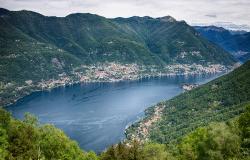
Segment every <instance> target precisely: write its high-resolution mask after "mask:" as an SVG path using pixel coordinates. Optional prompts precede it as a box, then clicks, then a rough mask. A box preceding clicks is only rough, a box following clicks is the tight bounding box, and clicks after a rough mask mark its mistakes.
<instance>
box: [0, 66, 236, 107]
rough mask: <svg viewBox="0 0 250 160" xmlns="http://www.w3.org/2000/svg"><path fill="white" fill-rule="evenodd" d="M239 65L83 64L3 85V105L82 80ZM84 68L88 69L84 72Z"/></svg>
mask: <svg viewBox="0 0 250 160" xmlns="http://www.w3.org/2000/svg"><path fill="white" fill-rule="evenodd" d="M236 67H237V63H236V64H235V65H234V66H224V65H220V64H209V65H205V66H202V65H199V64H190V65H189V64H175V65H167V66H165V67H164V68H155V66H151V67H149V66H147V67H146V68H145V66H139V65H137V64H125V65H123V64H119V63H118V64H117V63H106V64H103V65H98V66H80V68H77V69H75V70H74V71H72V73H70V74H66V73H62V74H59V75H58V78H57V79H48V80H46V81H44V80H41V81H38V82H33V81H32V80H26V81H25V83H23V84H15V83H14V84H12V83H7V84H6V85H5V86H4V87H5V88H4V87H3V89H2V93H1V94H2V95H5V94H7V93H8V94H9V95H8V94H7V95H8V96H6V97H4V96H3V97H1V98H0V106H3V107H7V106H11V105H13V104H15V103H17V101H19V100H20V99H22V98H24V97H26V96H28V95H31V94H32V93H34V92H39V91H50V90H52V89H55V88H57V87H65V86H71V85H75V84H81V83H82V84H84V83H105V82H107V83H114V82H122V81H136V80H140V79H147V78H154V77H175V76H197V75H206V74H217V73H222V72H229V71H231V70H232V69H234V68H236ZM83 68H84V69H85V71H81V69H83ZM86 68H87V69H86ZM8 87H9V88H8Z"/></svg>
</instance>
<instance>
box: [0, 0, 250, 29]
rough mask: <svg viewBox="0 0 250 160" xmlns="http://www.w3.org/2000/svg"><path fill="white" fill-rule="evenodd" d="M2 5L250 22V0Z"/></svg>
mask: <svg viewBox="0 0 250 160" xmlns="http://www.w3.org/2000/svg"><path fill="white" fill-rule="evenodd" d="M0 7H3V8H7V9H10V10H22V9H26V10H32V11H36V12H39V13H41V14H44V15H47V16H66V15H68V14H70V13H75V12H84V13H86V12H89V13H93V14H98V15H101V16H105V17H109V18H113V17H130V16H135V15H136V16H152V17H162V16H166V15H171V16H173V17H174V18H176V19H177V20H185V21H187V22H188V23H208V24H211V23H213V22H215V21H221V22H223V21H225V22H234V23H235V24H247V25H250V14H249V10H250V1H249V0H213V1H211V0H188V1H187V0H174V1H173V0H0ZM204 15H205V16H204Z"/></svg>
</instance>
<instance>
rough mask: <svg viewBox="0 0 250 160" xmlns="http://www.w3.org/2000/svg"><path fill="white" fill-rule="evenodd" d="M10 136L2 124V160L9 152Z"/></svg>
mask: <svg viewBox="0 0 250 160" xmlns="http://www.w3.org/2000/svg"><path fill="white" fill-rule="evenodd" d="M8 147H9V143H8V136H7V133H6V130H5V129H4V128H2V127H1V126H0V160H4V159H5V158H6V157H7V156H8V154H9V152H8V150H7V149H8Z"/></svg>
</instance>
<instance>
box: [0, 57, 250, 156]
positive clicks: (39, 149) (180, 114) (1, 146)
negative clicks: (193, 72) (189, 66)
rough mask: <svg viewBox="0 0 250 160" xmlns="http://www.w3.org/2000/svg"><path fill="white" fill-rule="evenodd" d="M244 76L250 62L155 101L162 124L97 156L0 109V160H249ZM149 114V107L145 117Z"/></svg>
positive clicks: (249, 106)
mask: <svg viewBox="0 0 250 160" xmlns="http://www.w3.org/2000/svg"><path fill="white" fill-rule="evenodd" d="M249 77H250V61H248V62H247V63H246V64H244V65H243V66H241V67H239V68H238V69H236V70H235V71H233V72H231V73H229V74H227V75H225V76H222V77H220V78H218V79H216V80H214V81H211V82H209V83H208V84H205V85H202V86H200V87H198V88H196V89H194V90H192V91H189V92H185V93H183V94H181V95H179V96H177V97H175V98H173V99H171V100H169V101H166V102H162V103H160V104H161V105H166V106H167V107H165V109H164V110H163V115H162V118H161V120H160V121H159V122H157V123H156V124H155V125H154V126H153V127H152V128H151V130H150V139H149V140H148V141H147V142H144V143H142V142H141V141H138V140H137V139H130V140H126V141H124V142H121V143H119V144H114V145H113V146H111V147H109V148H107V149H106V150H105V151H103V153H100V154H99V155H96V153H94V152H85V151H82V150H81V149H80V148H79V146H78V144H77V143H76V142H75V141H72V140H71V139H70V138H68V137H67V136H66V135H65V134H64V133H63V131H61V130H60V129H57V128H55V127H54V126H53V125H49V124H45V125H41V124H39V122H38V120H37V118H36V117H34V116H32V115H30V114H26V115H25V118H24V119H23V120H17V119H14V118H12V117H11V115H10V113H8V112H7V111H5V110H4V109H0V159H1V160H27V159H34V160H43V159H53V160H58V159H63V160H64V159H65V160H71V159H79V160H97V159H100V160H147V159H148V160H166V159H192V160H196V159H204V160H205V159H206V160H210V159H211V160H212V159H214V160H220V159H221V160H223V159H249V158H250V150H249V149H250V143H249V142H250V134H249V133H250V128H249V124H250V102H249V97H250V95H249V93H250V91H249V89H250V86H249V85H250V83H249ZM173 105H174V106H175V107H173ZM150 111H152V108H150V109H149V110H148V111H147V114H148V115H150ZM146 118H147V117H146ZM170 121H171V122H172V125H169V122H170ZM135 126H136V124H135ZM134 128H135V127H132V129H134Z"/></svg>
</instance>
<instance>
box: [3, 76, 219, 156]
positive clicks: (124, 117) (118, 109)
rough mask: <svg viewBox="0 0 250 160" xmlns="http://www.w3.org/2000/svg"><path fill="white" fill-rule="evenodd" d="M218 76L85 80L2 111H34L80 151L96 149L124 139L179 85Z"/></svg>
mask: <svg viewBox="0 0 250 160" xmlns="http://www.w3.org/2000/svg"><path fill="white" fill-rule="evenodd" d="M218 76H219V75H206V76H189V77H185V76H177V77H163V78H150V79H143V80H138V81H130V82H116V83H88V84H76V85H72V86H68V87H59V88H56V89H53V90H51V91H49V92H48V91H43V92H37V93H33V94H31V95H30V96H27V97H24V98H23V99H21V100H19V101H18V102H17V103H16V104H14V105H11V106H8V107H7V108H6V109H7V110H9V111H10V112H12V114H13V116H14V117H16V118H19V119H22V118H23V115H24V113H25V112H30V113H32V114H34V115H36V116H37V117H38V119H39V121H40V122H41V123H52V124H54V125H55V126H57V127H59V128H61V129H62V130H64V132H65V133H66V134H67V135H68V136H69V137H70V138H72V139H74V140H76V141H77V142H78V143H79V145H80V146H81V148H83V149H84V150H94V151H96V152H100V151H102V150H104V149H105V148H106V147H108V146H109V145H111V144H114V143H117V142H119V141H120V140H122V139H124V138H125V136H124V130H125V128H126V126H127V125H128V124H131V122H134V121H136V120H137V119H138V118H139V117H141V116H143V114H144V112H143V111H144V110H145V109H146V108H147V107H150V106H152V105H154V104H156V103H157V102H160V101H162V100H166V99H170V98H172V97H174V96H176V95H178V94H180V93H182V92H183V90H182V88H181V84H183V83H200V84H201V83H205V82H208V81H210V80H211V79H213V78H215V77H218Z"/></svg>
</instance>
